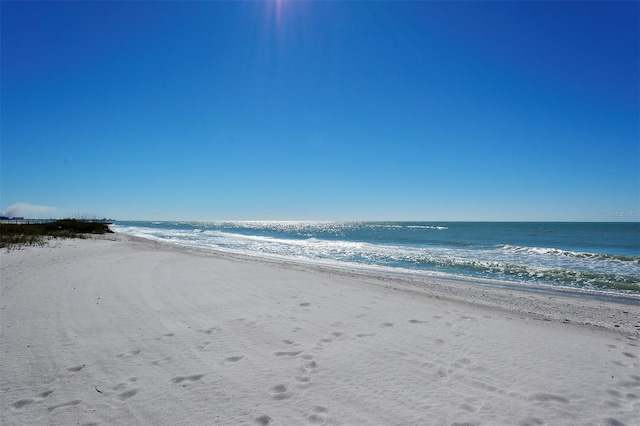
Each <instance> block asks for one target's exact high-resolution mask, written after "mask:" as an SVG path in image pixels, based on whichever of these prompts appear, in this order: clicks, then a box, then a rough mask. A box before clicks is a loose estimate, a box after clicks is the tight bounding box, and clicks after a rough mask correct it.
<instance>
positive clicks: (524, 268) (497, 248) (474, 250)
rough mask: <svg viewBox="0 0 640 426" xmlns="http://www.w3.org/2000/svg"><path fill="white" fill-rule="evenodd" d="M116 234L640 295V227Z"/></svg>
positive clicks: (130, 228)
mask: <svg viewBox="0 0 640 426" xmlns="http://www.w3.org/2000/svg"><path fill="white" fill-rule="evenodd" d="M112 228H113V230H114V231H116V232H120V233H124V234H128V235H133V236H138V237H144V238H148V239H153V240H158V241H165V242H170V243H174V244H179V245H183V246H191V247H198V248H212V249H217V250H226V251H233V252H240V253H244V254H252V255H263V256H270V257H277V258H282V259H296V260H301V261H306V262H321V263H330V264H335V265H342V266H348V267H360V268H362V267H364V268H374V269H379V270H385V271H393V272H396V273H407V274H416V273H418V274H425V275H437V276H449V277H451V276H452V277H459V278H472V279H485V280H491V281H498V282H504V283H506V284H509V283H513V284H526V285H528V286H534V287H540V288H541V289H544V288H547V289H553V288H563V289H569V290H571V289H574V290H580V291H584V290H586V291H590V292H595V293H603V294H621V295H622V294H624V295H640V223H567V222H562V223H548V222H272V221H264V222H262V221H250V222H157V221H156V222H151V221H136V222H125V221H119V222H116V223H115V224H114V225H113V226H112Z"/></svg>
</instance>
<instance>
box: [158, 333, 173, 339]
mask: <svg viewBox="0 0 640 426" xmlns="http://www.w3.org/2000/svg"><path fill="white" fill-rule="evenodd" d="M173 336H174V334H173V333H165V334H163V335H162V336H160V337H156V340H164V339H168V338H169V337H173Z"/></svg>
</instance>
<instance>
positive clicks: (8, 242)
mask: <svg viewBox="0 0 640 426" xmlns="http://www.w3.org/2000/svg"><path fill="white" fill-rule="evenodd" d="M111 232H113V231H111V229H109V224H108V223H105V222H101V221H89V220H77V219H61V220H56V221H52V222H42V223H2V224H0V247H1V248H5V247H6V248H7V249H11V248H17V247H20V246H23V245H44V244H45V243H46V242H47V241H48V240H49V239H51V238H85V237H86V235H87V234H107V233H111Z"/></svg>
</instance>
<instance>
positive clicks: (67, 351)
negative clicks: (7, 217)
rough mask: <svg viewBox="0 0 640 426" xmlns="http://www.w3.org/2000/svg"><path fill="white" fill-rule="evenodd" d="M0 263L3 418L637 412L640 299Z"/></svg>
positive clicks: (401, 420) (86, 248)
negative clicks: (635, 302)
mask: <svg viewBox="0 0 640 426" xmlns="http://www.w3.org/2000/svg"><path fill="white" fill-rule="evenodd" d="M0 268H1V272H2V280H1V281H0V288H1V293H0V296H1V298H0V301H1V303H0V347H1V348H2V358H1V362H0V423H2V424H3V425H19V424H42V423H47V424H54V425H65V424H76V423H79V424H85V425H88V424H94V425H95V424H122V425H125V424H126V425H130V424H140V425H162V424H176V423H183V424H243V423H244V424H254V425H271V426H273V425H288V424H311V425H321V424H325V425H351V424H370V425H381V424H385V425H405V424H425V425H426V424H429V425H431V424H435V425H452V424H455V423H458V424H460V423H467V424H476V425H482V424H486V425H506V424H519V425H538V424H616V425H619V424H626V425H633V424H637V421H636V420H637V418H638V414H639V413H640V375H639V374H638V373H637V372H638V371H639V369H640V355H638V350H639V347H640V336H639V335H638V334H639V333H638V329H637V327H636V326H640V324H638V322H637V320H638V319H640V309H639V308H638V306H635V305H625V304H620V303H611V302H605V301H594V300H589V299H583V298H567V297H562V296H555V295H540V294H535V293H528V292H519V291H512V290H507V289H496V288H492V287H491V288H489V287H482V286H473V285H470V284H465V283H451V282H436V281H434V280H420V282H419V283H416V282H415V280H411V279H405V280H399V279H397V277H393V276H389V275H380V274H362V273H355V272H353V271H347V270H340V269H335V268H328V267H320V266H318V267H313V268H312V267H310V266H309V265H307V264H300V263H296V262H283V261H275V260H271V259H264V258H255V257H249V256H244V255H236V254H230V253H227V252H221V251H215V252H213V251H210V250H194V249H190V248H184V247H177V246H175V245H170V244H166V243H159V242H154V241H150V240H144V239H139V238H132V237H129V236H123V235H122V234H117V235H108V236H101V237H97V238H89V239H81V240H54V241H52V242H50V243H49V245H48V246H44V247H24V248H23V249H20V250H15V251H11V252H5V251H2V253H0ZM418 284H419V285H418ZM566 320H568V321H566ZM616 325H619V327H616Z"/></svg>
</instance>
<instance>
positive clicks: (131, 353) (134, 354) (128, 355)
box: [116, 349, 142, 358]
mask: <svg viewBox="0 0 640 426" xmlns="http://www.w3.org/2000/svg"><path fill="white" fill-rule="evenodd" d="M140 352H142V350H140V349H136V350H133V351H129V352H127V353H121V354H118V355H116V358H131V357H133V356H136V355H138V354H139V353H140Z"/></svg>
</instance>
